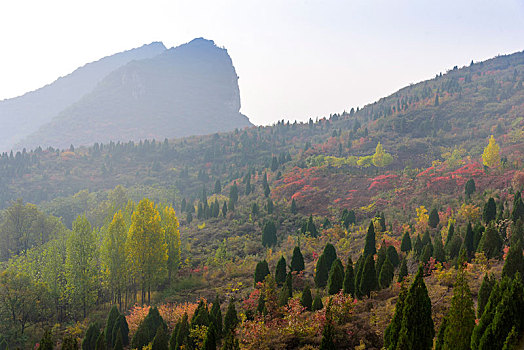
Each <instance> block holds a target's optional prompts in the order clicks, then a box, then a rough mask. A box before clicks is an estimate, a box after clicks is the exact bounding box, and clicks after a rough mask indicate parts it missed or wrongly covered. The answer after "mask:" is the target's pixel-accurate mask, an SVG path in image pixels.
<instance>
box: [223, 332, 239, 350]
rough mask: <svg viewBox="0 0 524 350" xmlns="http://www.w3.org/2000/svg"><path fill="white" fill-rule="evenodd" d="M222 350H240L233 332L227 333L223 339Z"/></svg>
mask: <svg viewBox="0 0 524 350" xmlns="http://www.w3.org/2000/svg"><path fill="white" fill-rule="evenodd" d="M221 349H222V350H240V344H239V341H238V339H236V338H235V336H234V334H233V332H229V333H227V335H226V338H225V339H224V344H222V348H221Z"/></svg>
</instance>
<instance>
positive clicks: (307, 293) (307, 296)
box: [300, 284, 313, 311]
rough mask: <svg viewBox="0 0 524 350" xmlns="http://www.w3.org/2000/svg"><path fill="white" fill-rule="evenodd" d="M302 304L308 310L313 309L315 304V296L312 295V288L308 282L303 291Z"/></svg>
mask: <svg viewBox="0 0 524 350" xmlns="http://www.w3.org/2000/svg"><path fill="white" fill-rule="evenodd" d="M300 304H301V305H302V306H303V307H305V308H306V310H308V311H311V307H312V306H313V297H312V296H311V288H309V285H307V284H306V286H305V287H304V290H303V291H302V297H301V298H300Z"/></svg>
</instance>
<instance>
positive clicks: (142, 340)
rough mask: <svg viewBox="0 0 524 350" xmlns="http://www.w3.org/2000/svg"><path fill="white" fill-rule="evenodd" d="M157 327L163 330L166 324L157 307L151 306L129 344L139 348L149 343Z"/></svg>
mask: <svg viewBox="0 0 524 350" xmlns="http://www.w3.org/2000/svg"><path fill="white" fill-rule="evenodd" d="M159 327H163V328H164V330H165V329H166V328H167V325H166V323H165V322H164V320H163V319H162V316H160V313H159V312H158V309H157V308H156V307H152V308H150V309H149V313H148V314H147V316H146V318H145V319H144V320H143V321H142V323H141V324H140V325H139V326H138V329H137V331H136V333H135V335H134V336H133V340H132V341H131V346H132V347H133V348H138V349H141V348H142V347H143V346H146V345H147V344H149V343H150V342H151V341H152V340H153V339H154V338H155V336H156V333H157V331H158V328H159ZM111 334H112V332H111Z"/></svg>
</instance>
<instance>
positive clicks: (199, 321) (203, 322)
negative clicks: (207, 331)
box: [191, 300, 209, 328]
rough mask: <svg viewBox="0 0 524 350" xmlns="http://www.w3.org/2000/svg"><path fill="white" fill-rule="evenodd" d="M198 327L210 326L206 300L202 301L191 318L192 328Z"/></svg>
mask: <svg viewBox="0 0 524 350" xmlns="http://www.w3.org/2000/svg"><path fill="white" fill-rule="evenodd" d="M196 326H206V327H207V326H209V310H208V309H207V304H206V303H205V302H204V300H200V302H199V303H198V306H197V308H196V310H195V312H194V314H193V317H192V318H191V328H195V327H196Z"/></svg>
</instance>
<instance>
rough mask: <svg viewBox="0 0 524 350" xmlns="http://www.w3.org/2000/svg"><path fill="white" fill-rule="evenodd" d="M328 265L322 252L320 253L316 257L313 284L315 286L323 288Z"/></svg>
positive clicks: (326, 278)
mask: <svg viewBox="0 0 524 350" xmlns="http://www.w3.org/2000/svg"><path fill="white" fill-rule="evenodd" d="M328 271H329V270H328V266H327V262H326V256H325V255H324V254H322V255H320V258H318V261H317V266H316V273H315V285H316V286H317V288H324V287H325V286H326V284H327V280H328Z"/></svg>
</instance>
